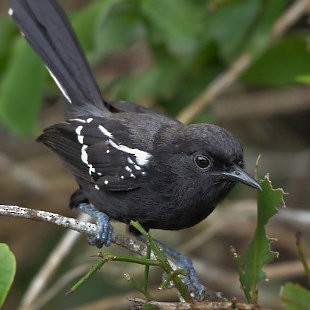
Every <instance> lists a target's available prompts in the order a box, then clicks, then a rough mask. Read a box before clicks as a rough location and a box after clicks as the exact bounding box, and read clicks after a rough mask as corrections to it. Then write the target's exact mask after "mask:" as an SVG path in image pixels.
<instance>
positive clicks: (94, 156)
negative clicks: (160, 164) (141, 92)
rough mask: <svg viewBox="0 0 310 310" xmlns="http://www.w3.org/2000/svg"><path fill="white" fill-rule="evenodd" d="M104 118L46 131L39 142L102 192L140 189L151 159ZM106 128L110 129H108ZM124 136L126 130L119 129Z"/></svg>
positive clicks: (84, 120) (80, 121)
mask: <svg viewBox="0 0 310 310" xmlns="http://www.w3.org/2000/svg"><path fill="white" fill-rule="evenodd" d="M101 124H102V120H101V119H100V118H92V117H90V118H88V119H73V120H70V121H69V122H67V123H61V124H57V125H54V126H52V127H49V128H47V129H45V131H44V133H43V134H42V135H41V136H40V137H39V138H38V140H39V141H40V142H43V143H44V144H46V145H47V146H49V147H50V148H52V149H53V150H54V151H55V152H56V153H57V154H58V155H59V156H60V157H61V158H62V159H63V160H64V162H65V164H66V165H67V166H68V168H69V170H71V172H72V173H73V174H74V175H75V176H76V177H77V178H81V179H84V180H86V181H89V182H91V183H93V185H94V187H95V188H96V189H98V190H100V189H102V190H106V191H129V190H133V189H136V188H138V187H140V186H141V185H142V184H143V179H144V177H145V176H146V174H147V167H148V165H149V161H150V160H151V157H152V156H151V155H150V154H149V153H148V152H146V151H144V150H140V149H138V148H136V147H133V146H132V145H131V143H130V141H129V139H127V141H126V144H125V143H124V142H122V143H121V142H120V141H119V140H118V139H117V137H116V136H115V135H114V134H115V133H117V132H118V131H117V130H114V131H113V132H114V134H112V133H111V132H110V131H109V129H108V128H107V127H104V126H103V125H101ZM105 126H106V125H105ZM119 132H124V128H119Z"/></svg>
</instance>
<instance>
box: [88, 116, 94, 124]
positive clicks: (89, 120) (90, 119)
mask: <svg viewBox="0 0 310 310" xmlns="http://www.w3.org/2000/svg"><path fill="white" fill-rule="evenodd" d="M93 120H94V119H93V118H92V117H90V118H88V119H87V120H86V123H90V122H92V121H93Z"/></svg>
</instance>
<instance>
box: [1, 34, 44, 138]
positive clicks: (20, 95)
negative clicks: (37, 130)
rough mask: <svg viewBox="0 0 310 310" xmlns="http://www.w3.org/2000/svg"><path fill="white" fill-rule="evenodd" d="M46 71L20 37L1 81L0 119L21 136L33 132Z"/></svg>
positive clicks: (15, 43)
mask: <svg viewBox="0 0 310 310" xmlns="http://www.w3.org/2000/svg"><path fill="white" fill-rule="evenodd" d="M44 78H45V68H44V67H43V65H42V63H41V61H40V60H39V59H38V57H37V56H36V55H35V53H34V52H33V51H32V50H31V49H30V47H29V46H28V44H27V43H26V42H25V41H24V40H23V39H21V38H18V39H17V40H16V41H15V42H14V46H13V48H12V57H11V58H10V61H9V64H8V66H7V69H6V72H5V74H4V75H3V78H2V80H1V88H0V119H1V120H2V122H3V123H5V124H6V125H7V126H8V127H9V128H10V129H11V130H13V131H14V132H16V133H18V134H20V135H30V134H32V133H33V131H34V126H35V124H36V120H37V116H38V112H39V108H40V104H41V101H42V98H43V89H44Z"/></svg>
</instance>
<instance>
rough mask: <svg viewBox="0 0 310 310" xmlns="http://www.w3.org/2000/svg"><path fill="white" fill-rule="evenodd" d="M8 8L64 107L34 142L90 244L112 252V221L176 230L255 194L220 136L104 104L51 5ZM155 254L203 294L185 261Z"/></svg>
mask: <svg viewBox="0 0 310 310" xmlns="http://www.w3.org/2000/svg"><path fill="white" fill-rule="evenodd" d="M8 2H9V6H10V9H9V11H8V14H9V15H10V16H11V17H12V18H13V20H14V21H15V23H16V25H17V26H18V27H19V29H20V31H21V34H22V36H23V37H24V38H25V39H26V40H27V41H28V42H29V44H30V45H31V46H32V48H33V49H34V50H35V51H36V52H37V54H38V55H39V56H40V57H41V59H42V61H43V63H44V64H45V66H46V68H47V70H48V71H49V73H50V75H51V77H52V78H53V79H54V81H55V83H56V84H57V86H58V88H59V89H60V91H61V93H62V95H63V96H64V98H65V99H66V103H67V104H66V109H65V113H64V114H65V115H64V116H65V120H64V122H61V123H58V124H55V125H52V126H50V127H48V128H46V129H44V131H43V133H42V134H41V135H40V136H39V137H38V141H39V142H41V143H43V144H45V145H46V146H47V147H49V148H50V149H52V150H53V151H54V152H55V153H56V154H57V155H58V156H59V157H60V158H61V160H62V161H63V162H64V165H65V166H66V168H67V169H68V170H69V171H70V172H71V173H72V175H73V176H74V177H75V179H76V182H77V184H78V189H77V190H76V191H75V192H74V193H73V194H72V196H71V198H70V203H69V205H70V206H71V207H73V208H78V209H79V210H80V211H81V212H85V213H88V214H90V215H91V216H92V217H93V218H94V219H95V220H96V221H97V224H98V226H99V232H98V235H97V236H95V237H93V238H92V239H90V243H91V244H93V245H96V246H98V247H102V246H103V245H105V246H109V245H111V242H112V237H113V226H112V224H111V221H119V222H123V223H125V224H127V225H129V224H130V222H131V221H138V222H139V223H140V224H141V225H142V226H143V227H144V229H145V230H146V231H149V230H150V229H163V230H180V229H184V228H188V227H192V226H194V225H196V224H197V223H199V222H201V221H202V220H204V219H205V218H206V217H208V215H210V214H211V213H212V212H213V210H214V209H215V207H216V206H217V205H218V204H219V203H220V202H221V201H222V200H223V199H224V198H225V197H226V196H227V195H228V193H229V192H230V191H231V190H232V188H233V187H234V186H235V184H236V183H238V182H239V183H243V184H245V185H248V186H250V187H253V188H255V189H261V186H260V184H259V183H258V182H257V181H256V180H255V179H254V178H253V177H251V176H250V175H249V174H248V173H246V172H245V170H244V156H243V147H242V144H241V142H240V141H239V140H238V139H237V138H236V137H235V136H234V135H232V134H231V133H230V132H229V131H227V130H225V129H224V128H221V127H219V126H216V125H212V124H190V125H185V124H183V123H181V122H180V121H178V120H176V119H174V118H172V117H170V116H167V115H165V114H163V113H161V112H157V111H155V110H152V109H149V108H146V107H142V106H140V105H138V104H135V103H130V102H126V101H111V100H107V99H106V98H103V97H102V95H101V93H100V90H99V87H98V85H97V83H96V81H95V79H94V76H93V74H92V72H91V70H90V66H89V64H88V62H87V60H86V57H85V55H84V53H83V50H82V48H81V46H80V43H79V41H78V39H77V37H76V35H75V33H74V31H73V29H72V27H71V25H70V22H69V19H68V18H67V16H66V14H65V12H64V10H63V9H62V8H61V6H60V5H59V4H58V3H57V1H56V0H40V1H38V0H8ZM106 44H109V43H108V42H106ZM131 231H132V232H134V233H137V232H136V231H134V230H132V229H131ZM162 247H163V249H164V250H166V251H167V253H168V254H169V255H171V256H172V257H175V258H177V259H178V262H179V263H180V266H182V267H184V268H185V269H186V270H187V271H188V272H189V276H190V278H191V280H193V282H194V285H195V287H196V288H197V287H198V291H199V293H203V292H204V287H203V286H202V285H201V284H200V283H199V280H198V278H197V276H196V274H195V271H194V269H193V267H192V264H191V261H190V259H187V258H185V256H182V255H181V254H180V253H178V252H176V251H173V250H172V249H170V248H169V247H168V246H164V245H163V244H162ZM189 282H190V279H189V278H187V284H188V285H189Z"/></svg>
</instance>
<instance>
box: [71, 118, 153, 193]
mask: <svg viewBox="0 0 310 310" xmlns="http://www.w3.org/2000/svg"><path fill="white" fill-rule="evenodd" d="M69 121H72V122H76V125H75V126H76V128H75V133H76V138H77V141H78V142H79V144H80V145H81V161H82V162H83V163H84V164H86V165H87V167H88V173H89V175H90V176H91V177H92V178H94V179H93V182H94V188H95V189H97V190H99V189H100V187H99V185H98V184H97V183H96V181H95V180H97V177H99V178H100V177H101V176H102V177H104V171H103V172H99V171H100V169H99V168H98V170H99V171H96V167H95V166H94V165H93V164H91V163H90V162H89V156H88V147H91V145H88V142H87V141H88V139H89V138H91V137H93V136H92V135H94V137H97V133H98V131H99V132H100V133H101V134H102V135H103V136H102V138H101V139H102V141H103V142H107V143H108V145H107V147H108V148H106V149H103V154H102V156H111V155H108V154H110V153H111V154H114V155H112V156H115V154H116V153H115V152H121V153H123V154H121V153H120V154H119V156H124V157H125V158H124V159H125V162H126V164H124V166H123V167H119V168H121V169H123V170H122V172H121V171H119V175H118V178H119V182H122V181H121V180H125V179H126V178H136V177H138V176H141V175H142V176H145V175H146V172H145V171H143V170H144V169H143V168H144V167H145V166H146V165H147V164H148V163H149V160H150V158H151V157H152V155H151V154H150V153H148V152H146V151H142V150H139V149H137V148H131V147H128V146H126V145H123V144H119V143H117V142H116V141H115V138H114V136H113V134H112V133H111V132H110V131H109V130H108V129H107V128H105V127H104V126H102V125H95V124H94V125H93V124H90V123H91V122H93V121H94V119H93V118H92V117H89V118H87V119H86V118H85V119H83V118H73V119H69ZM94 123H96V121H94ZM97 124H98V123H97ZM87 129H88V130H89V133H90V136H89V137H88V135H87ZM94 130H95V131H94ZM96 130H98V131H97V133H96ZM98 142H100V136H99V137H98ZM113 149H114V150H113ZM115 150H116V151H115ZM116 156H117V155H116ZM105 160H109V158H105ZM111 161H112V162H113V158H112V157H111ZM116 177H117V176H116ZM101 180H102V179H101ZM97 181H98V180H97ZM108 184H110V179H104V180H103V182H100V186H104V185H108Z"/></svg>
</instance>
